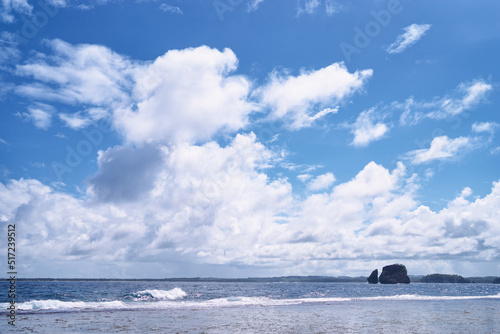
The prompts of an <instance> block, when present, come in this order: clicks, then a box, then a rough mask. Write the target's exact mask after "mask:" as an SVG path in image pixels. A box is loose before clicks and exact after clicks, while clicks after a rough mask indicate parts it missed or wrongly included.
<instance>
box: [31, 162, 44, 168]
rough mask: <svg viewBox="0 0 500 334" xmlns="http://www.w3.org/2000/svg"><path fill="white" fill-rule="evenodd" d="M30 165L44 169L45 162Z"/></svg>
mask: <svg viewBox="0 0 500 334" xmlns="http://www.w3.org/2000/svg"><path fill="white" fill-rule="evenodd" d="M30 165H31V166H32V167H35V168H44V167H45V164H44V163H43V162H39V161H35V162H30Z"/></svg>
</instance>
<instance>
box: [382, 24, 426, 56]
mask: <svg viewBox="0 0 500 334" xmlns="http://www.w3.org/2000/svg"><path fill="white" fill-rule="evenodd" d="M430 28H431V25H430V24H416V23H415V24H412V25H410V26H408V27H405V28H403V30H404V33H403V34H401V35H399V36H398V37H397V38H396V41H395V42H394V43H392V44H391V45H389V47H388V48H387V50H386V51H387V52H388V53H401V52H403V51H404V50H406V48H408V47H409V46H411V45H413V44H415V43H416V42H418V40H420V38H422V36H424V35H425V33H426V32H427V30H429V29H430Z"/></svg>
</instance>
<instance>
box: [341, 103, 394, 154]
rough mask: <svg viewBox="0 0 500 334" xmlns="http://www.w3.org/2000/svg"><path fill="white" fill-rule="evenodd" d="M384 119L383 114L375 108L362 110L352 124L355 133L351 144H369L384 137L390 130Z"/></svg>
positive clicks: (359, 145) (352, 130)
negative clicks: (379, 113) (378, 112)
mask: <svg viewBox="0 0 500 334" xmlns="http://www.w3.org/2000/svg"><path fill="white" fill-rule="evenodd" d="M382 119H383V116H380V115H378V114H377V113H376V110H375V108H372V109H369V110H366V111H363V112H361V113H360V114H359V116H358V118H357V119H356V122H354V124H352V125H350V127H351V132H352V134H353V135H354V138H353V140H352V142H351V145H354V146H358V147H361V146H367V145H368V144H369V143H371V142H372V141H376V140H380V139H382V138H383V137H384V136H385V135H386V134H387V133H388V132H389V126H388V125H387V124H385V123H383V122H382Z"/></svg>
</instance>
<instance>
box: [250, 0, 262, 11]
mask: <svg viewBox="0 0 500 334" xmlns="http://www.w3.org/2000/svg"><path fill="white" fill-rule="evenodd" d="M263 2H264V0H252V1H250V2H249V3H248V6H247V12H253V11H255V10H257V9H258V8H259V6H260V4H261V3H263Z"/></svg>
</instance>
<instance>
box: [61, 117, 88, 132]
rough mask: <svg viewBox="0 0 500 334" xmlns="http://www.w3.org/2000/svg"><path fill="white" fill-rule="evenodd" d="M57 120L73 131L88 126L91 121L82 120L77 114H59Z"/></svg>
mask: <svg viewBox="0 0 500 334" xmlns="http://www.w3.org/2000/svg"><path fill="white" fill-rule="evenodd" d="M59 118H60V119H61V120H62V121H63V122H64V123H65V124H66V125H67V126H68V127H70V128H72V129H73V130H78V129H82V128H85V127H87V126H88V125H90V123H91V120H90V119H88V118H83V117H81V116H80V115H78V114H72V115H71V114H64V113H61V114H59Z"/></svg>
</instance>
